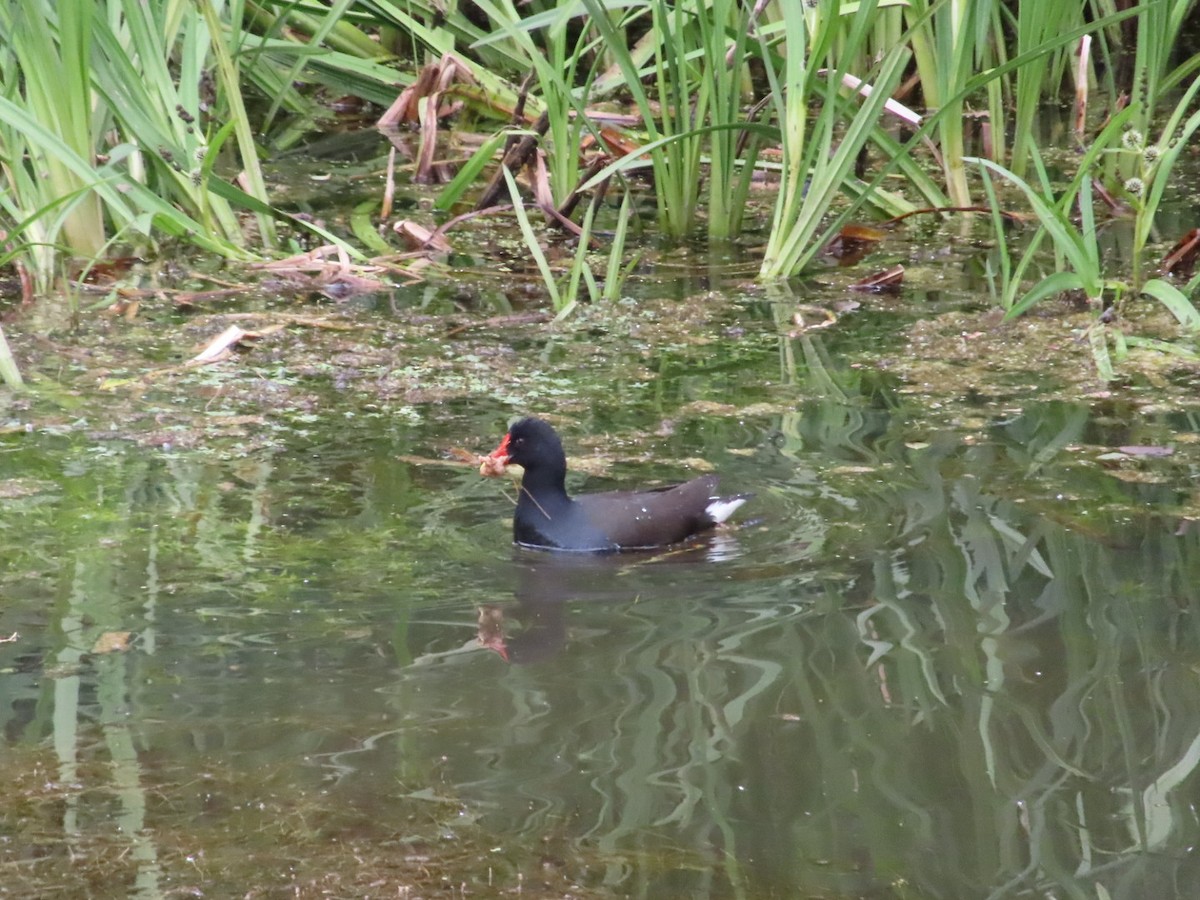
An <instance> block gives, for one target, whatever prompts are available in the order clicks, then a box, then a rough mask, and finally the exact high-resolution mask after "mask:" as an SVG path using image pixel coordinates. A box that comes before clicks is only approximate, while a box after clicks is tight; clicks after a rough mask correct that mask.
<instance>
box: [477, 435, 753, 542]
mask: <svg viewBox="0 0 1200 900" xmlns="http://www.w3.org/2000/svg"><path fill="white" fill-rule="evenodd" d="M506 465H519V466H521V467H522V468H523V469H524V470H525V474H524V476H523V477H522V479H521V488H520V494H519V497H518V499H517V511H516V513H515V514H514V515H513V540H514V541H515V542H516V543H518V544H523V545H525V546H529V547H543V548H548V549H557V550H587V551H593V552H595V551H614V550H645V549H648V548H651V547H661V546H664V545H666V544H674V543H676V542H678V541H682V540H683V539H684V538H687V537H691V536H692V535H694V534H697V533H699V532H701V531H706V530H708V529H709V528H712V527H713V526H714V525H717V524H719V523H721V522H724V521H725V520H726V519H728V518H729V516H730V515H731V514H732V513H733V511H734V510H735V509H737V508H738V507H739V506H741V505H742V504H743V503H745V502H746V499H747V498H748V496H749V495H747V494H737V495H734V496H732V497H714V496H713V492H714V491H715V490H716V488H717V476H716V475H704V476H702V477H700V478H693V479H692V480H691V481H685V482H684V483H683V484H677V485H673V486H671V487H665V488H659V489H657V490H650V491H637V492H632V491H610V492H608V493H603V494H585V495H583V496H580V497H575V498H572V497H570V496H568V495H567V489H566V484H565V481H566V476H567V456H566V454H565V453H564V452H563V447H562V441H560V440H559V437H558V434H556V433H555V431H554V429H553V428H552V427H551V426H550V423H548V422H545V421H543V420H541V419H534V418H527V419H521V420H519V421H517V422H515V423H513V425H512V427H510V428H509V429H508V434H506V435H505V436H504V439H503V440H502V441H501V442H500V446H499V447H497V448H496V449H495V450H493V451H492V453H491V454H490V455H489V456H487V457H484V458H483V465H481V466H480V471H481V472H482V473H483V474H486V475H499V474H501V473H502V472H503V471H504V467H505V466H506Z"/></svg>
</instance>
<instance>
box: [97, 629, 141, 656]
mask: <svg viewBox="0 0 1200 900" xmlns="http://www.w3.org/2000/svg"><path fill="white" fill-rule="evenodd" d="M131 637H133V632H132V631H106V632H104V634H102V635H100V637H98V638H96V643H95V644H93V645H92V652H93V653H117V652H120V651H122V650H128V649H129V639H130V638H131Z"/></svg>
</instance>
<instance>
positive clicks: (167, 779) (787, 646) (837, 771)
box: [0, 287, 1200, 898]
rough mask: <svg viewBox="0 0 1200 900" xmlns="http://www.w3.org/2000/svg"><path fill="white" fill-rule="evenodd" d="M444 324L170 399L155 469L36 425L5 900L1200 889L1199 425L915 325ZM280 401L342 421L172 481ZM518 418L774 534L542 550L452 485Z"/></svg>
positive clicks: (232, 366) (13, 685)
mask: <svg viewBox="0 0 1200 900" xmlns="http://www.w3.org/2000/svg"><path fill="white" fill-rule="evenodd" d="M690 290H691V289H690V288H687V287H679V288H672V289H670V290H666V292H667V293H671V292H673V291H677V292H678V293H680V294H686V293H688V292H689V291H690ZM428 299H429V298H428V295H425V294H420V293H412V294H408V295H403V296H402V297H401V298H400V300H399V301H397V300H396V298H392V300H391V301H389V302H379V303H378V304H374V303H361V304H359V305H358V306H357V307H356V308H353V309H351V310H350V311H349V312H348V313H347V314H348V315H350V316H352V317H353V318H354V319H355V321H357V322H358V323H359V324H366V325H370V326H371V327H376V328H378V329H380V335H381V336H380V338H379V341H378V343H379V345H380V346H381V347H387V348H388V352H387V354H385V356H386V358H381V359H376V360H374V361H371V360H369V359H365V358H364V357H363V356H361V355H359V356H357V357H356V358H355V359H354V361H353V362H346V363H344V364H340V365H339V364H338V362H337V360H336V355H335V354H330V358H331V359H333V362H332V363H331V366H332V368H331V369H325V370H319V371H318V370H313V371H303V367H302V366H296V365H293V366H292V369H291V370H289V371H287V372H284V371H282V370H281V369H280V368H279V366H280V365H281V364H280V362H279V356H280V355H281V351H279V350H278V349H276V351H274V352H272V351H271V350H270V349H269V346H268V347H267V348H264V349H260V350H254V351H250V352H249V353H248V354H247V355H246V356H245V357H244V358H242V359H239V360H235V361H233V362H230V363H224V364H221V366H219V367H215V368H214V369H213V370H210V371H207V372H202V373H198V374H193V375H189V376H186V377H185V378H183V379H182V380H181V381H178V382H175V383H174V384H173V386H172V387H171V388H170V390H171V391H173V392H174V393H170V394H168V388H166V387H165V386H160V385H157V384H151V385H150V386H149V387H148V388H147V389H146V390H145V393H138V394H137V395H136V396H135V397H134V398H133V400H134V402H135V403H136V404H137V405H138V408H139V414H140V415H141V416H143V417H144V418H147V419H148V420H151V421H152V423H153V422H158V423H166V424H164V425H163V426H162V428H163V429H164V431H160V432H155V433H154V434H153V435H151V436H148V437H147V435H150V429H149V428H146V429H143V432H142V434H143V438H144V439H140V440H139V439H131V438H130V436H129V435H125V434H120V433H119V432H120V428H119V427H118V426H117V425H116V424H114V420H115V418H116V417H119V416H120V415H121V413H120V412H119V411H116V410H110V409H109V408H108V406H107V401H106V400H105V399H104V395H101V396H100V397H99V398H88V399H87V400H86V401H85V403H84V405H83V406H82V408H77V409H75V410H74V412H73V413H72V414H71V415H70V416H65V415H63V416H58V417H42V418H38V417H36V416H34V415H33V414H32V413H27V412H23V411H22V407H21V406H20V405H19V404H18V405H8V406H6V407H5V409H6V410H7V412H6V413H5V417H6V420H7V421H8V423H9V424H8V425H7V426H6V428H5V430H4V432H3V434H0V490H2V491H3V497H4V500H3V504H4V514H3V517H2V518H0V641H2V642H0V768H2V770H3V778H4V782H5V784H6V785H7V787H6V794H7V795H8V799H6V801H5V802H4V803H3V804H0V869H2V871H3V873H4V874H3V876H2V877H0V895H6V896H7V895H10V896H35V895H36V896H122V895H129V896H140V897H163V896H214V897H216V896H235V895H236V896H242V895H246V896H283V895H284V894H286V895H288V896H364V897H368V896H369V897H374V896H412V897H417V896H426V897H432V896H446V897H450V896H455V897H457V896H517V895H521V896H531V897H568V896H570V897H615V896H621V897H625V896H630V897H643V898H664V897H713V898H724V897H743V898H773V897H779V898H788V897H801V896H803V897H827V898H843V897H845V898H850V897H946V898H969V897H981V898H982V897H1010V896H1011V897H1019V896H1036V897H1050V896H1053V897H1068V896H1069V897H1080V898H1082V897H1087V898H1093V897H1114V898H1117V897H1120V898H1139V897H1151V896H1153V897H1191V896H1194V895H1195V885H1196V884H1197V883H1200V863H1198V861H1197V859H1196V850H1195V848H1196V844H1197V840H1198V839H1200V821H1198V814H1197V808H1196V805H1195V798H1196V792H1197V787H1198V784H1200V782H1198V779H1197V767H1198V766H1200V617H1198V615H1197V612H1198V611H1200V525H1198V520H1200V504H1198V503H1197V499H1198V494H1197V491H1198V482H1197V477H1198V474H1200V411H1198V410H1197V408H1195V407H1188V406H1187V405H1181V404H1178V403H1173V402H1172V403H1159V402H1157V401H1156V394H1155V392H1154V391H1153V390H1152V389H1150V388H1146V389H1137V388H1133V387H1130V388H1126V389H1123V390H1096V391H1095V392H1094V393H1093V394H1092V395H1091V396H1089V397H1086V398H1084V399H1083V400H1079V401H1071V400H1064V399H1061V398H1058V399H1056V398H1055V396H1052V395H1050V394H1048V393H1045V392H1044V389H1046V388H1048V386H1049V385H1048V384H1047V383H1046V382H1045V380H1044V379H1043V378H1042V376H1039V375H1036V374H1035V375H1030V376H1026V377H1013V378H1010V379H1009V380H1008V381H1004V380H1003V379H997V380H995V381H992V382H990V383H988V384H986V385H981V387H980V388H979V389H978V390H974V389H972V390H963V391H955V392H953V393H954V396H953V397H952V398H950V399H947V398H946V396H945V395H941V396H939V397H938V398H937V399H933V400H931V399H930V397H929V395H928V394H927V393H926V392H925V391H924V390H923V388H922V387H921V386H920V385H915V384H913V383H912V381H911V380H905V379H901V378H899V377H897V376H896V375H894V374H892V373H891V372H890V371H889V366H888V365H887V364H886V360H887V357H888V354H889V352H891V351H890V350H889V345H888V340H889V338H888V337H887V335H888V334H889V328H891V329H892V330H893V331H894V328H895V324H894V322H892V321H891V319H892V314H891V313H889V312H888V310H887V308H886V302H884V303H882V304H881V306H882V311H881V312H878V313H867V312H864V313H861V318H860V319H859V320H858V321H857V322H856V328H855V329H854V330H853V334H852V335H851V334H850V333H849V332H848V331H847V332H846V333H842V332H840V331H839V330H838V329H833V330H830V331H828V332H802V331H799V330H789V328H790V323H792V322H793V320H794V313H795V303H791V304H787V303H781V302H776V301H773V300H771V299H770V298H764V297H762V296H753V297H744V298H742V299H741V300H734V301H730V300H725V301H722V302H721V303H720V304H714V305H715V306H717V307H718V309H719V311H718V312H714V313H711V314H709V315H707V316H706V317H705V318H704V319H703V321H700V320H695V321H693V320H692V319H689V316H690V315H692V314H693V313H689V312H688V311H687V310H688V308H689V307H687V306H685V305H682V304H675V303H673V302H672V301H664V302H662V303H660V304H658V305H656V306H654V307H653V309H654V310H656V316H657V318H656V319H655V321H654V322H653V323H652V324H653V326H654V328H653V333H650V331H647V332H646V333H643V331H642V330H641V329H642V328H643V326H644V327H645V328H647V329H649V327H650V326H649V325H647V324H646V323H645V322H643V320H642V319H639V318H638V315H636V314H634V313H632V312H631V313H629V314H628V315H627V316H626V317H625V318H621V319H619V320H618V319H617V318H613V319H610V320H604V321H600V320H599V319H598V320H597V321H594V322H590V323H589V322H588V321H587V320H586V315H588V313H586V312H585V313H581V320H580V321H579V322H578V323H577V324H576V325H574V326H572V327H571V328H570V329H567V330H555V329H552V328H548V327H544V326H539V327H535V328H525V329H522V330H520V331H511V330H504V329H500V330H497V331H488V330H486V329H484V330H483V331H481V332H479V333H477V334H475V335H473V336H472V337H470V339H469V340H464V341H461V342H460V343H458V344H456V345H454V346H453V347H451V348H450V349H448V350H445V351H438V352H442V353H443V356H444V357H445V358H447V359H448V358H449V357H451V356H453V357H455V358H456V363H455V365H454V366H453V367H452V366H451V365H450V363H448V362H447V363H446V364H445V365H443V366H439V365H434V364H433V362H431V360H432V359H433V357H431V356H423V357H420V358H416V357H415V356H413V357H412V358H410V350H411V351H412V353H413V354H415V353H416V351H415V349H414V348H408V347H406V346H404V345H403V343H399V344H396V345H390V344H389V340H390V338H388V337H387V331H386V329H387V328H388V327H389V323H393V324H394V323H396V322H399V321H410V322H416V321H418V320H419V321H420V322H424V321H425V318H427V312H428V310H422V309H421V308H420V307H421V306H423V305H425V306H427V305H428ZM924 301H925V303H926V309H933V308H935V307H936V305H937V304H938V302H939V298H938V297H937V296H936V295H932V294H931V295H927V296H926V297H925V298H924ZM436 302H441V301H436ZM436 302H435V304H434V305H435V306H436ZM953 302H954V303H956V304H961V303H962V298H961V297H957V298H954V300H953ZM692 306H693V307H694V306H695V304H692ZM596 315H599V314H598V313H597V314H596ZM423 317H425V318H423ZM304 339H305V338H297V339H296V340H304ZM965 340H966V338H965V337H964V341H965ZM286 349H287V348H284V351H283V352H286ZM865 350H870V351H871V352H872V353H873V354H874V356H873V357H872V359H873V362H870V363H865V364H864V363H863V362H862V359H863V357H862V356H861V354H862V353H863V352H864V351H865ZM422 352H425V351H422ZM1072 352H1076V353H1078V354H1079V360H1080V362H1079V364H1080V365H1081V366H1086V365H1087V361H1086V351H1084V350H1082V349H1079V348H1078V347H1076V349H1075V350H1074V351H1072ZM434 355H435V356H436V353H435V354H434ZM463 359H466V360H467V364H465V365H464V363H463ZM406 372H407V373H408V374H409V375H412V376H413V377H414V378H415V382H412V383H410V382H404V383H403V385H402V386H398V385H400V382H397V381H396V379H400V378H401V377H402V376H404V373H406ZM221 373H223V374H221ZM414 373H415V374H414ZM285 376H286V377H285ZM404 377H407V376H404ZM221 378H224V379H226V380H225V381H220V380H219V379H221ZM205 379H209V380H207V381H206V380H205ZM212 379H218V380H217V381H216V382H214V381H213V380H212ZM271 379H275V380H276V381H277V382H278V383H280V384H284V383H287V382H288V379H291V384H292V388H293V390H295V389H296V387H295V386H296V385H297V384H299V385H301V388H302V390H304V391H307V392H308V393H306V394H305V395H304V396H305V398H306V402H305V403H297V402H296V395H295V394H294V393H293V394H292V395H289V400H288V403H287V404H286V408H284V404H280V406H279V408H277V409H272V408H271V404H270V402H269V398H267V399H264V398H262V397H260V398H259V400H260V402H261V404H262V408H260V409H259V410H258V413H257V415H256V416H253V417H245V419H244V420H243V419H238V420H237V421H236V422H227V423H226V424H227V425H228V426H229V427H227V428H225V429H224V430H221V431H219V433H218V434H217V435H216V436H214V437H212V439H211V441H210V442H206V441H196V440H195V439H194V438H195V432H194V430H193V431H191V432H187V434H188V435H190V437H189V438H188V439H187V440H180V441H178V442H177V441H173V440H172V439H171V437H170V433H171V432H170V427H169V426H170V423H171V422H172V421H174V420H173V419H172V416H173V415H175V414H176V413H177V410H173V409H172V407H171V404H187V403H189V402H190V403H191V404H192V405H193V408H195V409H198V410H200V411H201V412H207V414H208V415H209V416H210V417H213V416H215V417H218V418H219V417H221V416H226V418H227V419H232V418H234V414H235V413H236V414H239V415H243V416H244V414H245V412H246V410H245V408H244V407H238V408H236V409H234V408H227V407H226V406H225V405H224V403H225V400H224V399H223V398H224V397H226V396H227V393H226V391H227V390H228V392H230V393H231V392H233V391H234V389H235V387H236V386H237V385H238V384H239V383H245V382H246V381H254V380H258V381H263V382H266V381H269V380H271ZM453 379H457V380H456V381H453ZM452 381H453V383H451V382H452ZM476 382H478V383H476ZM364 386H366V387H364ZM401 387H403V389H401ZM156 392H161V393H156ZM188 397H190V398H191V400H190V401H189V400H188V399H187V398H188ZM521 413H541V414H547V415H550V416H551V417H552V418H554V419H555V421H556V422H557V423H558V425H559V427H560V430H561V432H562V434H563V436H564V440H565V442H566V444H567V446H568V452H569V453H570V454H571V455H572V459H573V463H576V464H577V465H576V468H577V472H576V474H574V475H573V476H572V481H571V485H572V487H573V488H575V489H585V490H598V489H604V488H607V487H610V486H618V485H628V484H637V483H664V482H667V481H669V480H671V479H676V478H681V477H687V476H689V475H691V474H694V473H695V472H696V471H697V470H705V469H707V468H708V467H710V466H711V467H712V468H714V469H715V470H717V471H719V472H720V473H721V475H722V484H723V486H724V487H725V488H727V489H728V490H730V491H753V492H754V494H755V496H754V498H753V500H752V501H751V502H750V503H749V504H747V505H746V506H745V507H744V508H743V509H742V510H741V511H740V513H739V516H738V519H739V522H740V524H739V526H738V527H736V528H734V529H731V530H729V531H726V532H723V533H721V534H718V535H715V536H713V537H711V538H709V539H706V540H702V541H698V542H696V543H695V544H690V545H688V546H685V547H680V548H673V549H672V550H670V551H664V552H661V553H656V554H646V555H629V556H624V555H623V556H616V557H592V556H587V555H574V554H570V555H554V554H545V553H537V552H530V551H518V550H514V549H513V548H512V547H511V546H510V543H509V527H510V525H509V517H510V516H511V508H512V507H511V501H510V499H509V497H511V495H512V491H511V489H510V488H509V489H505V488H504V486H503V485H498V484H497V483H496V482H494V481H484V480H482V479H480V478H479V477H478V474H477V473H476V472H475V471H474V470H473V469H471V468H470V467H467V466H462V465H456V464H454V463H453V462H452V461H451V460H450V459H449V457H448V455H447V453H446V451H447V449H448V448H451V447H466V448H469V449H470V450H472V451H473V452H486V451H488V450H490V449H491V448H492V447H493V446H495V443H496V441H497V440H498V439H499V437H500V435H501V434H502V433H503V429H504V427H505V424H506V422H507V421H508V420H509V419H510V418H512V417H514V416H515V415H517V414H521ZM218 425H219V423H218ZM184 433H185V432H184V431H182V430H181V432H180V435H181V437H182V436H183V435H184ZM506 494H507V496H506Z"/></svg>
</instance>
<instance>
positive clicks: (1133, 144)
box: [1121, 128, 1145, 150]
mask: <svg viewBox="0 0 1200 900" xmlns="http://www.w3.org/2000/svg"><path fill="white" fill-rule="evenodd" d="M1144 141H1145V138H1144V137H1143V136H1142V133H1141V132H1140V131H1138V130H1137V129H1136V128H1130V129H1129V130H1128V131H1126V132H1125V133H1124V134H1123V135H1121V146H1122V147H1124V148H1125V149H1126V150H1140V149H1141V147H1142V144H1143V143H1144Z"/></svg>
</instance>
